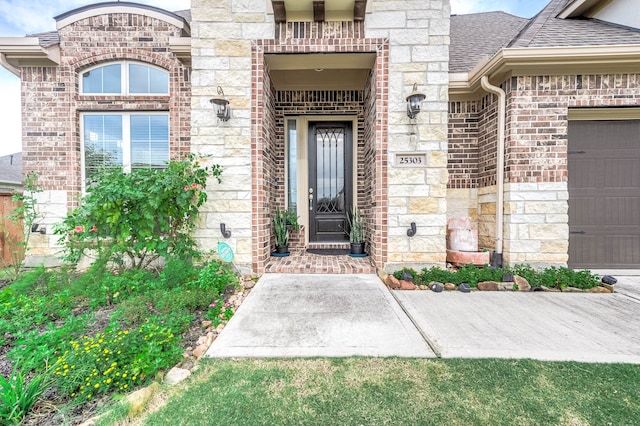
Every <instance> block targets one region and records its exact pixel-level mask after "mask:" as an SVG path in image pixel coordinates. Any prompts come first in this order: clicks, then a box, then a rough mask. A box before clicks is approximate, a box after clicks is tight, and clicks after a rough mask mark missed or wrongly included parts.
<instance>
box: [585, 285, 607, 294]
mask: <svg viewBox="0 0 640 426" xmlns="http://www.w3.org/2000/svg"><path fill="white" fill-rule="evenodd" d="M587 293H612V291H611V290H609V289H608V288H606V287H603V286H598V287H592V288H590V289H589V290H587Z"/></svg>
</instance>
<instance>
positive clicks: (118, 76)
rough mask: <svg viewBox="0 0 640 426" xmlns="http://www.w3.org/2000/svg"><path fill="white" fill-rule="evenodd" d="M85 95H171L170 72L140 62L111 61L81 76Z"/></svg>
mask: <svg viewBox="0 0 640 426" xmlns="http://www.w3.org/2000/svg"><path fill="white" fill-rule="evenodd" d="M80 77H81V78H80V93H81V94H84V95H97V94H99V95H168V94H169V73H168V72H167V71H166V70H164V69H162V68H158V67H155V66H152V65H148V64H144V63H141V62H129V61H121V62H111V63H108V64H105V65H99V66H97V67H94V68H90V69H88V70H85V71H82V72H81V73H80Z"/></svg>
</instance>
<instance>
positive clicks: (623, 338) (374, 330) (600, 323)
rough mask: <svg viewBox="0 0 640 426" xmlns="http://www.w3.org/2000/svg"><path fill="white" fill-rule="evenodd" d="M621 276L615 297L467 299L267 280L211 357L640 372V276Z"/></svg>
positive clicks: (330, 278)
mask: <svg viewBox="0 0 640 426" xmlns="http://www.w3.org/2000/svg"><path fill="white" fill-rule="evenodd" d="M612 275H615V274H612ZM616 277H617V278H618V279H619V282H618V284H617V285H616V288H617V291H618V293H615V294H583V293H539V292H536V293H518V292H472V293H470V294H463V293H459V292H443V293H434V292H431V291H393V292H390V291H389V290H387V288H386V287H385V286H383V285H382V283H381V282H380V280H379V279H378V278H377V276H375V275H282V274H267V275H264V276H263V277H262V278H261V279H260V281H259V282H258V283H257V284H256V287H255V288H254V290H253V291H252V292H251V294H250V295H249V297H248V298H247V300H246V301H245V302H244V303H243V304H242V306H241V307H240V308H239V310H238V312H237V313H236V315H235V316H234V317H233V318H232V319H231V321H230V322H229V324H228V325H227V327H226V328H225V329H224V331H223V332H222V333H221V334H220V336H219V337H218V339H217V340H216V341H215V342H214V344H213V345H212V346H211V348H210V349H209V351H208V352H207V356H210V357H298V356H300V357H310V356H329V357H330V356H354V355H361V356H400V357H434V356H439V357H442V358H489V357H490V358H532V359H540V360H553V361H565V360H572V361H584V362H625V363H640V276H617V275H616Z"/></svg>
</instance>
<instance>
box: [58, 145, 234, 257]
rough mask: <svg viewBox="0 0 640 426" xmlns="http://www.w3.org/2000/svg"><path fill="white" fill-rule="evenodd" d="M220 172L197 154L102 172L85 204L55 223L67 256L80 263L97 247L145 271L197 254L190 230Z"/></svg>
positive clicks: (219, 169)
mask: <svg viewBox="0 0 640 426" xmlns="http://www.w3.org/2000/svg"><path fill="white" fill-rule="evenodd" d="M221 173H222V168H221V167H220V166H218V165H213V166H211V167H201V165H200V164H199V162H198V161H197V159H196V158H195V157H194V156H190V157H188V158H186V159H184V160H182V161H171V162H169V164H168V166H167V168H166V169H134V170H132V171H131V172H130V173H124V172H123V171H122V170H121V169H119V168H111V169H105V170H103V171H102V172H100V173H99V174H98V175H97V177H96V181H95V183H94V184H92V185H91V186H90V187H89V188H88V192H87V195H85V196H84V197H83V198H82V200H81V203H80V207H78V208H77V209H75V210H74V211H73V212H71V213H70V214H69V215H68V216H67V218H66V219H65V220H64V221H63V222H62V223H61V224H58V226H57V227H56V231H55V232H56V233H57V234H59V235H61V236H62V238H61V242H62V244H63V245H64V247H65V250H66V259H67V260H68V261H70V262H72V263H75V262H77V261H78V260H79V259H80V257H81V256H82V255H85V254H87V253H88V252H91V251H96V250H97V251H98V252H99V253H100V257H103V258H107V259H109V260H110V261H112V262H115V263H120V266H121V267H132V268H135V269H144V268H146V267H147V266H149V265H150V264H151V263H153V262H154V261H155V260H157V259H158V258H159V257H160V256H164V257H178V258H183V259H187V258H191V257H194V256H197V255H198V252H197V250H196V243H195V240H194V239H193V237H192V235H191V230H192V229H193V227H194V226H195V220H196V216H197V214H198V211H199V208H200V206H202V204H203V203H204V202H205V201H206V200H207V193H206V192H205V191H204V188H205V187H206V184H207V179H208V178H209V177H210V176H213V177H214V178H216V179H217V180H218V182H220V174H221ZM125 259H126V262H125V261H124V260H125Z"/></svg>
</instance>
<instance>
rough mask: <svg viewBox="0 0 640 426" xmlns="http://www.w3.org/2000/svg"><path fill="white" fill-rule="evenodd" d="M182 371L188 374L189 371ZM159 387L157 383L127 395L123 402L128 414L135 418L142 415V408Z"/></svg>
mask: <svg viewBox="0 0 640 426" xmlns="http://www.w3.org/2000/svg"><path fill="white" fill-rule="evenodd" d="M184 371H186V372H187V373H189V370H184ZM189 374H191V373H189ZM159 387H160V385H159V384H158V382H153V383H151V384H150V385H149V386H147V387H146V388H142V389H138V390H137V391H135V392H132V393H130V394H129V395H127V397H126V398H125V402H126V403H127V404H128V406H129V414H130V415H132V416H137V415H138V414H140V413H142V410H144V406H145V405H146V404H147V402H148V401H149V400H150V399H151V397H152V396H153V394H154V393H156V391H157V390H158V388H159Z"/></svg>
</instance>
